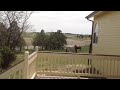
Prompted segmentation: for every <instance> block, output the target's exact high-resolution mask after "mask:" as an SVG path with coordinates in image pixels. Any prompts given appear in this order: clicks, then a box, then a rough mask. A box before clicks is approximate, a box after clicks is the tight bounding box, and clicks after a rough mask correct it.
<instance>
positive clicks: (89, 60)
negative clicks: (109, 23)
mask: <svg viewBox="0 0 120 90" xmlns="http://www.w3.org/2000/svg"><path fill="white" fill-rule="evenodd" d="M87 20H88V21H91V22H92V35H91V44H90V48H89V54H92V46H93V44H92V43H93V26H94V21H92V20H90V19H89V18H87ZM88 65H90V66H91V68H92V60H91V59H88Z"/></svg>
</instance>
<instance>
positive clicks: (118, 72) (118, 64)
mask: <svg viewBox="0 0 120 90" xmlns="http://www.w3.org/2000/svg"><path fill="white" fill-rule="evenodd" d="M117 76H119V60H117Z"/></svg>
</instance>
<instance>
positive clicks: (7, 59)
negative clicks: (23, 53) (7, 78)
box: [0, 47, 16, 69]
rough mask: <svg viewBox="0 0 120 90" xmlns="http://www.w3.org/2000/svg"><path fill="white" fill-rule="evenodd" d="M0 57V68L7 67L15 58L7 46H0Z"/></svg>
mask: <svg viewBox="0 0 120 90" xmlns="http://www.w3.org/2000/svg"><path fill="white" fill-rule="evenodd" d="M0 57H1V59H0V66H1V68H2V69H6V68H8V67H9V66H10V64H11V63H12V62H13V61H15V59H16V56H15V53H14V52H13V51H11V50H10V49H9V48H8V47H2V48H1V49H0Z"/></svg>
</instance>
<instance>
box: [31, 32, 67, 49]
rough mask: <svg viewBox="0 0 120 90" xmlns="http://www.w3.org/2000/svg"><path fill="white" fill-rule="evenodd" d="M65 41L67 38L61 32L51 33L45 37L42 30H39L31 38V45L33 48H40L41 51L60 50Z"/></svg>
mask: <svg viewBox="0 0 120 90" xmlns="http://www.w3.org/2000/svg"><path fill="white" fill-rule="evenodd" d="M66 39H67V37H65V35H64V34H63V33H62V31H61V30H57V32H52V33H50V35H46V34H45V32H44V30H41V32H39V33H37V34H36V36H35V37H34V38H33V42H32V44H33V46H34V47H35V46H39V47H41V50H60V49H63V46H64V45H65V44H67V42H66Z"/></svg>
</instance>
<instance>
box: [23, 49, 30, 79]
mask: <svg viewBox="0 0 120 90" xmlns="http://www.w3.org/2000/svg"><path fill="white" fill-rule="evenodd" d="M28 57H29V52H28V51H25V57H24V58H25V66H24V76H23V78H24V79H29V65H28V60H29V58H28Z"/></svg>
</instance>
